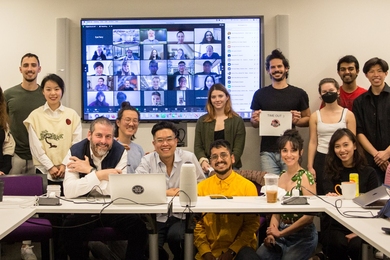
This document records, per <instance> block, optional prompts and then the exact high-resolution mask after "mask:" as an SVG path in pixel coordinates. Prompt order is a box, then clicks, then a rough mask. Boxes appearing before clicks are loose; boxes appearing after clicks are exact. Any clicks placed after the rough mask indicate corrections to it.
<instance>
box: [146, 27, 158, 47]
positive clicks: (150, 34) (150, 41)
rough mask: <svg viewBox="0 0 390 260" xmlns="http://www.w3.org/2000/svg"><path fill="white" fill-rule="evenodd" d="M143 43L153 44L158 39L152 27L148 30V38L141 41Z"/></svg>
mask: <svg viewBox="0 0 390 260" xmlns="http://www.w3.org/2000/svg"><path fill="white" fill-rule="evenodd" d="M143 43H144V44H153V43H158V40H157V39H156V33H155V31H153V30H152V29H149V30H148V38H147V39H145V40H144V41H143Z"/></svg>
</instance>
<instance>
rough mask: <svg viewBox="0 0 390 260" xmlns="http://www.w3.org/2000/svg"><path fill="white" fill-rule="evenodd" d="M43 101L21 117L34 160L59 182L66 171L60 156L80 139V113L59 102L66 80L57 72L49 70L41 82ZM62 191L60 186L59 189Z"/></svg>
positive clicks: (44, 172) (60, 182)
mask: <svg viewBox="0 0 390 260" xmlns="http://www.w3.org/2000/svg"><path fill="white" fill-rule="evenodd" d="M41 90H42V92H43V95H44V96H45V99H46V103H45V104H44V105H43V106H41V107H39V108H37V109H35V110H34V111H32V112H31V114H30V115H29V116H28V117H27V118H26V120H24V121H23V123H24V125H25V127H26V128H27V131H28V135H29V143H30V148H31V153H32V155H33V162H34V165H35V166H36V168H37V169H38V170H39V171H40V172H41V173H43V174H47V179H48V184H57V185H61V187H62V181H63V178H64V175H65V164H64V163H63V160H64V158H65V156H66V153H67V152H68V150H69V148H70V147H71V146H72V145H73V144H75V143H77V142H79V141H81V134H82V128H81V120H80V116H79V115H78V114H77V112H76V111H74V110H73V109H71V108H68V107H65V106H64V105H63V104H62V103H61V99H62V96H63V95H64V92H65V83H64V81H63V80H62V79H61V77H59V76H58V75H56V74H49V75H48V76H46V77H45V78H44V79H43V80H42V83H41ZM61 191H63V189H61Z"/></svg>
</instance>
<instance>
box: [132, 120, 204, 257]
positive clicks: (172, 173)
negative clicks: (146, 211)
mask: <svg viewBox="0 0 390 260" xmlns="http://www.w3.org/2000/svg"><path fill="white" fill-rule="evenodd" d="M151 132H152V135H153V142H152V143H153V145H154V149H155V151H153V152H151V153H149V154H148V155H145V156H144V157H143V158H142V159H141V163H140V165H139V166H138V167H137V169H136V170H135V172H136V173H138V174H149V173H162V174H165V177H166V182H167V196H177V195H179V191H180V188H179V184H180V169H181V166H182V165H183V164H184V163H186V162H190V163H193V164H194V165H195V169H196V175H197V180H198V182H200V181H201V180H203V179H204V178H205V176H204V174H203V171H202V168H201V167H200V165H199V163H198V160H197V159H196V156H195V154H193V153H191V152H188V151H184V150H181V149H179V148H176V147H177V136H178V131H177V129H176V127H175V126H174V124H173V123H171V122H166V121H162V122H159V123H157V124H155V125H154V126H153V128H152V131H151ZM157 228H158V245H159V248H160V249H159V250H160V252H163V251H162V250H164V249H163V248H162V246H163V245H164V243H165V241H167V242H168V245H169V249H170V250H171V251H172V253H173V255H174V259H175V260H178V259H184V253H183V249H184V244H183V241H184V232H185V220H184V216H183V215H182V214H173V216H170V217H168V216H167V214H160V215H157ZM159 257H160V259H164V258H163V255H162V254H160V255H159Z"/></svg>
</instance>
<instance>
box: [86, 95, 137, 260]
mask: <svg viewBox="0 0 390 260" xmlns="http://www.w3.org/2000/svg"><path fill="white" fill-rule="evenodd" d="M119 93H122V92H118V94H119ZM139 122H140V113H139V111H138V110H137V109H135V108H134V107H132V106H131V105H130V103H129V102H127V101H126V102H124V103H122V105H121V109H120V110H119V111H118V116H117V119H116V121H115V125H116V126H115V132H114V136H115V137H116V140H117V141H118V142H119V143H120V144H122V145H123V147H124V148H125V149H126V151H127V165H128V166H127V173H134V172H135V169H136V168H137V167H138V165H139V163H140V162H141V158H142V157H143V156H144V155H145V153H144V150H143V149H142V147H141V146H140V145H139V144H136V143H134V142H133V140H134V139H135V134H136V133H137V130H138V125H139ZM88 247H89V249H90V250H91V253H92V255H93V256H94V257H95V258H97V259H124V257H125V255H126V247H127V242H126V241H122V240H119V241H108V242H107V244H105V243H103V242H101V241H90V242H89V243H88ZM107 256H110V257H107Z"/></svg>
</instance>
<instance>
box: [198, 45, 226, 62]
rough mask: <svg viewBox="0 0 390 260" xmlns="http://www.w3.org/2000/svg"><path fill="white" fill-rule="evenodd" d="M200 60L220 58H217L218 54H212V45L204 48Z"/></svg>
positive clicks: (218, 57)
mask: <svg viewBox="0 0 390 260" xmlns="http://www.w3.org/2000/svg"><path fill="white" fill-rule="evenodd" d="M200 58H201V59H220V58H221V56H219V54H218V53H216V52H214V47H213V46H212V45H207V46H206V53H203V54H202V56H201V57H200Z"/></svg>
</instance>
